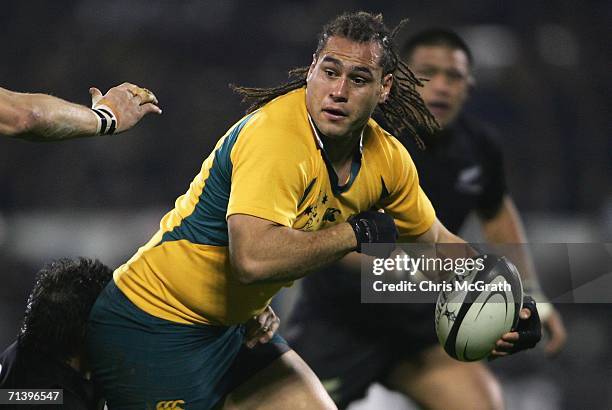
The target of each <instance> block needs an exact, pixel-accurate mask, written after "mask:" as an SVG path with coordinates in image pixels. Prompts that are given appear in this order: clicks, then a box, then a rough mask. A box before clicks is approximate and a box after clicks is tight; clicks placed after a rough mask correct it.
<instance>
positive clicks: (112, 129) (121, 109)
mask: <svg viewBox="0 0 612 410" xmlns="http://www.w3.org/2000/svg"><path fill="white" fill-rule="evenodd" d="M89 93H90V94H91V107H92V108H91V109H90V108H87V107H85V106H82V105H79V104H73V103H70V102H68V101H65V100H62V99H60V98H57V97H53V96H51V95H46V94H25V93H18V92H13V91H9V90H6V89H4V88H0V135H4V136H8V137H14V138H20V139H26V140H32V141H57V140H65V139H70V138H78V137H89V136H94V135H101V134H105V135H110V134H117V133H120V132H123V131H127V130H128V129H130V128H132V127H133V126H134V125H135V124H136V123H137V122H138V121H140V120H141V119H142V117H144V116H145V115H146V114H148V113H156V114H161V109H160V108H159V107H158V106H157V103H158V102H157V98H156V97H155V95H154V94H153V93H152V92H151V91H149V90H147V89H146V88H141V87H138V86H137V85H134V84H129V83H123V84H121V85H118V86H116V87H113V88H111V89H110V90H108V92H107V93H106V94H104V95H102V93H101V92H100V90H98V89H97V88H95V87H92V88H90V89H89Z"/></svg>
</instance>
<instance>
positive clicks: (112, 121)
mask: <svg viewBox="0 0 612 410" xmlns="http://www.w3.org/2000/svg"><path fill="white" fill-rule="evenodd" d="M91 110H92V111H93V112H94V113H95V114H96V119H97V120H98V130H97V132H96V134H97V135H110V134H113V133H114V132H115V130H116V129H117V116H116V115H115V113H114V112H113V110H111V109H110V107H108V106H107V105H102V104H100V105H96V106H95V107H92V108H91Z"/></svg>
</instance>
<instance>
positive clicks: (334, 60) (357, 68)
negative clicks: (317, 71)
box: [323, 56, 373, 76]
mask: <svg viewBox="0 0 612 410" xmlns="http://www.w3.org/2000/svg"><path fill="white" fill-rule="evenodd" d="M323 62H324V63H332V64H334V65H337V66H340V67H342V66H343V64H342V61H340V60H338V59H337V58H334V57H330V56H325V57H323ZM353 71H360V72H362V73H365V74H368V75H370V76H373V74H372V70H370V68H369V67H367V66H355V67H353Z"/></svg>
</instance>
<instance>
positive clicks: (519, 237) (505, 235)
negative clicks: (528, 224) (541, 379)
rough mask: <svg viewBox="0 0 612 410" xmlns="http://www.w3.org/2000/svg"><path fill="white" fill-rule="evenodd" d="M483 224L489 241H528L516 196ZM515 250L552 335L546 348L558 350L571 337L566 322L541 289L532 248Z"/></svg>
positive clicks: (543, 320)
mask: <svg viewBox="0 0 612 410" xmlns="http://www.w3.org/2000/svg"><path fill="white" fill-rule="evenodd" d="M482 228H483V233H484V236H485V238H486V239H487V241H488V242H491V243H510V244H525V243H527V237H526V235H525V230H524V229H523V222H522V220H521V217H520V215H519V213H518V211H517V209H516V206H515V205H514V202H513V201H512V198H510V197H509V196H508V195H506V196H505V197H504V199H503V202H502V205H501V207H500V209H499V211H498V212H497V213H496V214H495V215H494V216H493V217H492V218H490V219H486V220H482ZM515 251H516V255H513V258H512V259H513V260H514V262H515V263H516V265H517V267H518V270H519V272H521V276H522V279H523V283H524V286H525V290H526V292H527V293H529V294H531V295H532V296H535V298H536V299H537V302H538V312H539V314H540V318H541V320H542V325H543V327H544V330H545V331H546V333H547V334H548V336H549V338H548V342H547V343H546V346H545V350H546V352H547V353H548V354H556V353H558V352H559V351H560V350H561V349H562V348H563V345H564V344H565V340H566V338H567V334H566V331H565V326H564V325H563V321H562V319H561V316H560V315H559V313H558V312H557V311H556V310H555V308H554V307H553V305H552V304H550V303H547V302H542V298H543V293H542V291H541V290H540V285H539V282H538V278H537V275H536V272H535V267H534V264H533V259H532V257H531V255H530V254H529V251H528V249H527V248H526V247H524V246H516V247H515Z"/></svg>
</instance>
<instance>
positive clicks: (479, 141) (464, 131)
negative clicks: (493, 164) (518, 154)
mask: <svg viewBox="0 0 612 410" xmlns="http://www.w3.org/2000/svg"><path fill="white" fill-rule="evenodd" d="M456 132H458V133H460V135H462V136H463V137H464V138H466V139H468V140H469V141H470V142H471V143H472V145H473V146H474V147H476V148H477V149H481V150H483V151H485V152H495V153H498V154H499V155H501V153H502V148H501V147H502V142H503V140H502V136H501V133H500V132H499V130H498V129H497V128H496V127H495V126H494V125H492V124H490V123H488V122H486V121H483V120H482V119H479V118H476V117H474V116H471V115H462V116H461V117H459V119H458V120H457V125H456Z"/></svg>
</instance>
